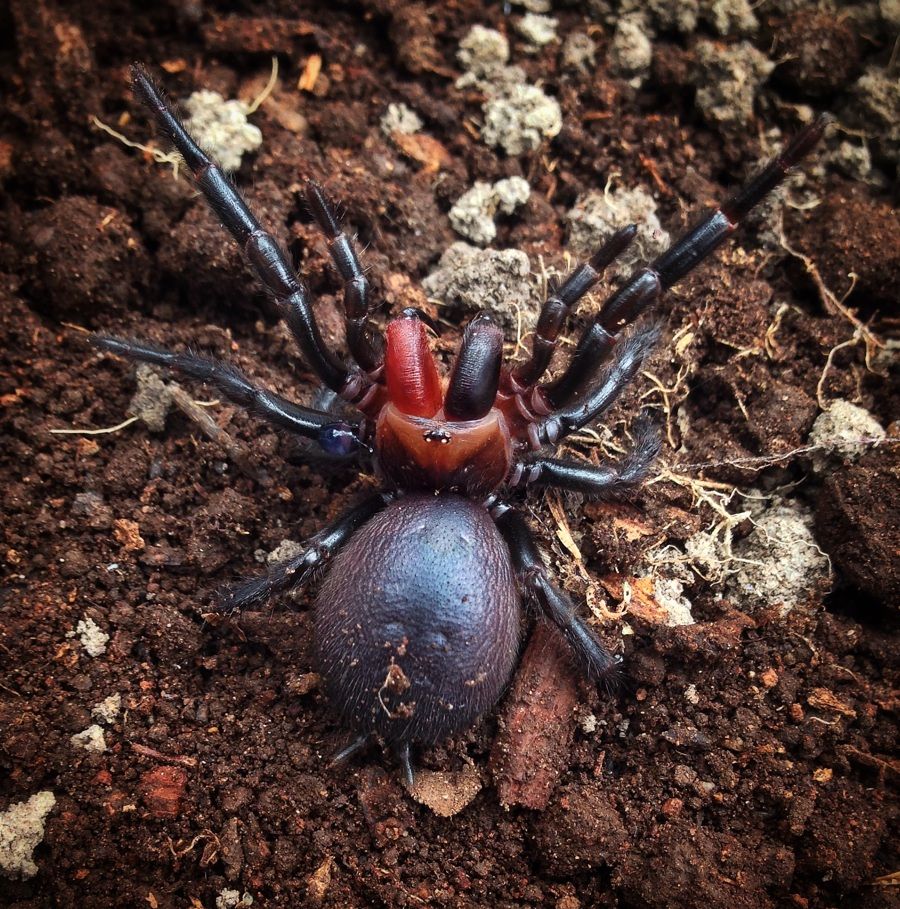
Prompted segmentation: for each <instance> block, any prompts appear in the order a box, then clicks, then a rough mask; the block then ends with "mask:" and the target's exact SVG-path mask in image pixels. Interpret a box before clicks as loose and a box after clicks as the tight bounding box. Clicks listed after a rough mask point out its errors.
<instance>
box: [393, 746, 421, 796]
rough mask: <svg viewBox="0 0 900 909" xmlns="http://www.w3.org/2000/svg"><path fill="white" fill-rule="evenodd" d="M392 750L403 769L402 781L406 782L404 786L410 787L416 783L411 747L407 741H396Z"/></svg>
mask: <svg viewBox="0 0 900 909" xmlns="http://www.w3.org/2000/svg"><path fill="white" fill-rule="evenodd" d="M392 750H393V752H394V757H396V758H397V762H398V763H399V764H400V769H401V770H402V771H403V781H404V782H405V783H406V788H407V789H412V788H413V786H415V783H416V774H415V771H414V770H413V765H412V749H411V748H410V744H409V742H397V743H396V744H395V745H394V746H393V749H392Z"/></svg>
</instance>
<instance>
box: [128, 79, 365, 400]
mask: <svg viewBox="0 0 900 909" xmlns="http://www.w3.org/2000/svg"><path fill="white" fill-rule="evenodd" d="M131 75H132V85H133V88H134V93H135V94H136V95H137V97H138V98H140V99H141V101H143V103H144V104H145V105H146V106H147V107H148V108H149V109H150V111H151V112H152V114H153V116H154V117H155V118H156V123H157V125H158V127H159V129H160V130H161V131H162V133H163V134H164V135H165V136H166V137H167V138H168V139H169V140H170V141H171V142H172V144H173V145H174V146H175V148H176V149H177V150H178V152H179V153H180V154H181V156H182V158H184V161H185V164H187V166H188V168H189V170H190V171H191V173H192V175H193V177H194V182H195V183H196V184H197V186H198V188H199V189H200V190H201V191H202V193H203V194H204V196H206V199H207V201H208V202H209V204H210V206H211V207H212V209H213V211H215V213H216V214H217V215H218V217H219V220H220V221H221V222H222V224H223V226H224V227H225V228H226V229H227V230H228V231H229V233H230V234H231V235H232V236H233V237H234V239H235V240H236V241H237V243H238V244H239V245H240V247H241V249H242V250H243V251H244V254H245V255H246V257H247V259H248V261H249V262H250V264H251V265H252V266H253V268H254V269H255V270H256V273H257V275H258V276H259V279H260V280H261V281H262V283H263V284H264V285H265V286H266V287H267V288H268V289H269V290H270V291H271V292H272V294H273V296H274V298H275V303H276V305H277V306H278V309H279V312H280V313H281V316H282V318H283V319H284V320H285V322H287V325H288V327H289V328H290V330H291V332H292V334H293V335H294V337H295V338H296V340H297V343H298V344H299V346H300V349H301V351H302V352H303V356H304V359H305V361H306V363H307V365H308V366H309V367H310V369H312V370H313V371H314V372H315V373H316V375H317V376H318V377H319V378H320V379H321V380H322V382H324V383H325V385H327V386H328V387H329V388H331V389H333V390H334V391H336V392H338V393H340V394H342V396H343V397H345V398H347V399H348V400H358V399H359V397H360V396H361V395H362V393H363V392H364V390H365V386H366V384H367V383H366V381H365V380H364V379H363V378H362V377H360V376H356V375H354V374H352V373H351V372H350V371H349V370H348V369H347V367H346V366H345V364H344V363H342V362H341V361H340V359H338V358H337V357H336V356H335V355H334V354H333V353H332V352H331V351H330V350H329V349H328V348H327V347H326V346H325V342H324V341H323V340H322V336H321V333H320V332H319V327H318V324H317V323H316V318H315V315H314V314H313V311H312V306H311V303H310V299H309V293H308V291H307V289H306V288H305V287H304V286H303V284H301V283H300V281H299V280H298V279H297V276H296V275H295V274H294V270H293V268H291V266H290V265H289V264H288V261H287V259H286V258H285V255H284V253H283V252H282V251H281V249H280V247H279V246H278V244H277V243H276V241H275V239H274V238H273V237H272V236H271V234H269V233H267V232H266V231H265V230H263V228H262V227H261V226H260V223H259V221H257V220H256V218H255V217H254V215H253V213H252V212H251V211H250V209H249V208H248V207H247V204H246V202H244V200H243V199H242V198H241V196H240V195H239V193H238V192H237V190H236V189H235V188H234V187H233V186H232V184H231V182H230V181H229V179H228V178H227V177H226V176H225V173H224V172H223V171H222V169H221V167H219V165H218V164H216V162H215V161H213V160H212V159H211V158H210V157H209V156H208V155H207V154H206V153H205V152H204V151H203V150H202V149H201V148H200V147H199V146H198V145H197V143H196V142H195V141H194V140H193V138H192V137H191V135H190V133H189V132H188V131H187V129H185V127H184V124H183V123H182V122H181V121H180V120H179V119H178V116H177V115H176V114H175V112H174V110H173V109H172V106H171V105H170V104H169V102H168V101H167V100H166V98H165V96H164V95H163V92H162V90H161V89H160V88H158V87H157V85H156V84H155V83H154V81H153V79H152V78H151V77H150V75H149V73H148V72H147V71H146V70H145V69H144V67H143V66H141V65H140V64H135V65H134V66H132V68H131Z"/></svg>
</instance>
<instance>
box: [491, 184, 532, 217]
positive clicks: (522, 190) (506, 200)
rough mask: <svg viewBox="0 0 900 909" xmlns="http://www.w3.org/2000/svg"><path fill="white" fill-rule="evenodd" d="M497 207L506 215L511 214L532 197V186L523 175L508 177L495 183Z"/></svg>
mask: <svg viewBox="0 0 900 909" xmlns="http://www.w3.org/2000/svg"><path fill="white" fill-rule="evenodd" d="M494 195H496V197H497V207H498V208H499V209H500V211H501V212H503V214H504V215H511V214H512V213H513V212H514V211H515V210H516V209H517V208H518V207H519V206H520V205H524V204H525V203H526V202H527V201H528V199H529V198H530V197H531V187H530V186H529V185H528V181H527V180H525V179H524V178H523V177H507V178H506V179H505V180H498V181H497V182H496V183H495V184H494Z"/></svg>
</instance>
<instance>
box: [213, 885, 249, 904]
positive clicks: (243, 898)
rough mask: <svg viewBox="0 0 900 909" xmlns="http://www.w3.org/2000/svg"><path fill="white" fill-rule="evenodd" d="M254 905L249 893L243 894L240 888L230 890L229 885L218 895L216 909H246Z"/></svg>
mask: <svg viewBox="0 0 900 909" xmlns="http://www.w3.org/2000/svg"><path fill="white" fill-rule="evenodd" d="M252 905H253V897H252V896H251V895H250V894H249V893H246V892H245V893H244V894H241V892H240V890H229V889H228V888H227V887H226V888H225V889H224V890H220V891H219V893H218V894H217V895H216V909H246V907H248V906H252Z"/></svg>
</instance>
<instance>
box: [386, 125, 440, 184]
mask: <svg viewBox="0 0 900 909" xmlns="http://www.w3.org/2000/svg"><path fill="white" fill-rule="evenodd" d="M391 139H392V141H393V143H394V145H396V146H397V148H399V149H400V151H401V152H403V154H404V155H406V156H407V157H408V158H412V159H413V161H416V162H417V163H419V164H421V165H423V168H422V169H423V172H424V173H426V174H434V173H437V172H438V171H439V170H440V169H441V168H442V167H448V166H449V165H450V164H451V162H452V161H453V158H452V157H451V156H450V152H448V151H447V149H446V148H445V147H444V146H443V144H442V143H440V142H438V140H437V139H435V138H433V137H432V136H427V135H425V133H413V134H412V135H407V134H406V133H397V132H394V133H391Z"/></svg>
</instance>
